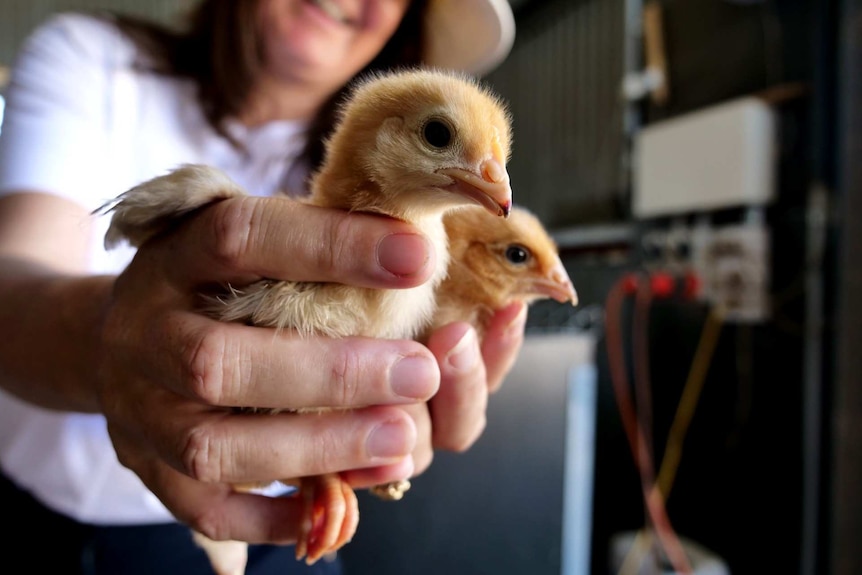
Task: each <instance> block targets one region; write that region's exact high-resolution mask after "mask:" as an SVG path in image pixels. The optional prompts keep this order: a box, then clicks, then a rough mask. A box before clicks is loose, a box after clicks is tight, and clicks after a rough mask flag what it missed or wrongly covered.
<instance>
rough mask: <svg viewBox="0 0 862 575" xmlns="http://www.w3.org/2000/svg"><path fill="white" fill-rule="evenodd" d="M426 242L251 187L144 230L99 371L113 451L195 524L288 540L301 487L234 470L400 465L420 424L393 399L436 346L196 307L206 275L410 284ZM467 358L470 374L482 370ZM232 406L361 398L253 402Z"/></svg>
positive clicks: (430, 385)
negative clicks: (282, 329)
mask: <svg viewBox="0 0 862 575" xmlns="http://www.w3.org/2000/svg"><path fill="white" fill-rule="evenodd" d="M429 245H430V244H429V243H428V242H427V241H426V240H425V239H424V238H422V237H421V236H418V235H415V234H414V233H413V230H412V228H410V227H409V226H408V225H406V224H404V223H401V222H397V221H394V220H389V219H385V218H379V217H375V216H366V215H358V214H353V215H348V214H346V213H344V212H340V211H332V210H323V209H320V208H313V207H310V206H305V205H302V204H300V203H297V202H291V201H285V200H283V199H280V198H269V199H266V198H251V197H245V198H232V199H228V200H224V201H222V202H218V203H216V204H214V205H212V206H210V207H207V208H205V209H203V210H200V212H198V213H196V214H195V215H193V216H192V217H190V218H189V219H188V221H185V222H183V223H182V224H181V225H179V226H177V228H176V229H174V230H172V231H171V232H169V233H167V234H165V235H163V236H159V237H157V238H155V239H153V240H152V241H150V242H148V243H146V244H145V245H143V246H142V247H141V248H140V249H139V250H138V253H137V255H136V257H135V259H134V260H133V261H132V262H131V264H130V265H129V266H128V268H127V269H126V270H125V271H124V272H123V274H121V275H120V276H119V277H118V278H117V280H116V282H115V288H114V294H113V299H112V301H111V302H110V304H109V306H108V309H107V310H106V314H105V321H104V326H103V333H102V342H103V350H102V354H101V356H100V364H99V365H98V370H97V373H98V381H99V385H100V397H101V407H102V411H103V412H104V414H105V417H106V419H107V421H108V429H109V432H110V435H111V438H112V441H113V443H114V447H115V449H116V451H117V455H118V457H119V459H120V461H121V462H122V463H123V464H124V465H125V466H127V467H128V468H130V469H131V470H132V471H134V472H135V473H136V474H137V475H138V476H139V477H140V478H141V479H142V480H143V482H144V483H145V484H146V485H147V486H148V487H149V489H150V490H151V491H152V492H153V493H154V494H155V495H156V496H157V497H158V498H159V499H160V500H161V501H162V502H163V503H164V504H165V505H166V507H167V508H168V509H169V510H170V511H171V512H172V513H173V514H174V515H175V516H176V517H177V518H178V519H179V520H180V521H182V522H184V523H186V524H188V525H189V526H190V527H192V528H193V529H195V530H196V531H199V532H201V533H203V534H204V535H207V536H208V537H210V538H213V539H238V540H245V541H250V542H272V543H281V542H290V541H293V540H294V539H295V538H296V535H297V532H298V528H299V521H300V517H301V513H302V502H301V501H296V500H295V499H294V498H275V499H272V498H267V497H263V496H259V495H254V494H248V493H239V492H235V491H234V490H233V489H232V488H231V487H230V485H231V484H235V483H254V482H260V481H269V480H274V479H279V478H292V477H301V476H307V475H318V474H322V473H329V472H339V471H344V470H355V469H365V470H369V472H370V473H373V474H375V477H376V478H377V481H378V482H388V481H396V480H399V479H403V478H404V477H406V476H409V475H410V474H411V473H412V472H413V471H414V459H413V457H411V453H413V452H414V450H415V449H416V447H417V445H430V443H431V441H430V431H429V429H430V426H429V427H425V426H426V424H427V420H419V424H418V425H417V423H414V420H413V418H411V417H410V415H409V414H408V413H407V411H405V410H404V409H401V408H399V407H396V406H397V405H401V404H409V403H413V404H416V403H419V404H421V405H424V402H425V401H427V400H428V399H430V398H431V397H432V395H433V394H434V393H435V392H436V391H437V389H438V386H439V383H440V368H439V367H438V364H437V358H436V357H435V355H434V354H433V353H432V350H429V349H428V348H426V347H424V346H422V345H420V344H418V343H416V342H411V341H400V340H399V341H393V340H371V339H367V338H345V339H325V338H299V337H295V336H293V335H291V334H290V333H280V334H277V333H276V332H275V331H274V330H273V329H268V328H259V327H250V326H245V325H239V324H235V323H222V322H218V321H215V320H212V319H210V318H208V317H206V316H204V315H202V314H201V313H199V312H198V311H197V307H196V306H197V304H198V296H199V293H200V291H201V290H203V289H206V288H207V287H208V286H212V285H224V284H226V283H230V284H231V285H235V286H241V285H244V284H248V283H251V282H253V281H256V280H259V279H261V278H264V277H275V278H280V279H288V280H302V281H339V282H343V283H352V284H355V285H364V286H373V287H390V288H399V287H400V288H403V287H411V286H415V285H418V284H420V283H422V282H423V281H425V280H426V279H427V278H428V277H429V275H430V272H431V270H432V269H433V264H434V262H433V257H434V254H433V250H432V249H431V248H429ZM432 349H433V347H432ZM404 358H407V359H408V361H402V362H400V363H399V360H402V359H404ZM479 363H481V362H479ZM479 369H481V370H482V371H483V372H484V367H475V368H472V371H471V372H470V373H471V374H472V375H471V376H470V379H471V381H474V382H475V381H479V379H481V380H482V381H484V375H483V376H482V377H481V378H480V377H479V376H478V370H479ZM446 371H448V368H444V372H446ZM461 377H463V376H461V375H456V376H454V377H450V376H447V381H449V380H454V379H458V378H461ZM399 384H403V385H401V386H400V387H399ZM447 385H448V384H447ZM233 406H254V407H260V408H277V409H280V410H289V409H297V408H305V407H335V408H358V409H352V410H349V411H344V410H338V411H330V412H328V413H324V414H289V413H282V414H278V415H270V414H260V415H249V414H239V413H236V412H235V411H234V410H232V409H231V407H233ZM363 406H373V407H367V408H363ZM408 409H410V410H412V409H415V408H408ZM420 436H424V437H423V439H421V440H418V439H417V438H418V437H420ZM426 438H427V439H426ZM420 451H421V453H424V451H425V450H424V449H423V450H420ZM423 457H424V455H423ZM429 461H430V459H429Z"/></svg>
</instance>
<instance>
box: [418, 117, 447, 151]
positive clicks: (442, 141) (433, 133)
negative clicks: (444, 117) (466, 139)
mask: <svg viewBox="0 0 862 575" xmlns="http://www.w3.org/2000/svg"><path fill="white" fill-rule="evenodd" d="M422 135H423V136H424V137H425V141H426V142H428V143H429V144H431V145H432V146H433V147H435V148H445V147H446V146H448V145H449V143H450V142H451V141H452V130H450V129H449V126H447V125H446V124H444V123H443V122H441V121H440V120H431V121H430V122H428V123H427V124H425V128H424V129H423V130H422Z"/></svg>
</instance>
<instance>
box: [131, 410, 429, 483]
mask: <svg viewBox="0 0 862 575" xmlns="http://www.w3.org/2000/svg"><path fill="white" fill-rule="evenodd" d="M161 411H162V413H161V415H158V416H152V420H151V421H145V422H144V423H145V425H144V427H145V428H148V429H151V430H152V429H158V431H155V432H152V433H151V434H150V435H149V436H148V439H150V440H151V441H152V443H153V446H154V449H155V450H156V451H157V452H158V453H159V454H160V455H161V456H162V457H163V458H164V459H165V461H167V462H168V463H170V464H172V465H173V466H174V467H175V468H176V469H178V470H179V471H182V472H183V473H185V474H186V475H188V476H189V477H192V478H193V479H197V480H199V481H204V482H208V483H255V482H271V481H275V480H282V479H291V478H297V477H301V476H306V475H319V474H323V473H337V472H341V471H345V470H348V469H357V468H365V467H375V466H381V465H387V464H392V463H396V462H398V461H399V460H401V459H403V458H404V457H406V456H408V455H410V454H411V453H412V452H413V449H414V447H415V445H416V427H415V424H414V423H413V420H412V419H411V418H410V416H408V415H407V414H406V413H404V411H402V410H400V409H398V408H395V407H371V408H366V409H361V410H350V411H338V412H336V411H329V412H324V413H279V414H271V413H268V412H267V413H261V414H248V413H235V414H226V413H212V412H205V411H201V412H194V411H191V410H189V409H188V408H180V409H179V410H172V409H171V408H169V407H168V408H166V407H163V408H162V410H161ZM181 415H182V417H180V416H181ZM142 417H145V416H142ZM156 419H160V420H159V421H158V422H157V421H155V420H156ZM157 423H161V425H162V427H161V428H158V427H157Z"/></svg>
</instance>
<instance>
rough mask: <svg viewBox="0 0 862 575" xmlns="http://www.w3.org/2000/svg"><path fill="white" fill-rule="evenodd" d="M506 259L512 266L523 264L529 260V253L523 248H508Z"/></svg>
mask: <svg viewBox="0 0 862 575" xmlns="http://www.w3.org/2000/svg"><path fill="white" fill-rule="evenodd" d="M506 259H507V260H509V261H510V262H512V263H513V264H523V263H525V262H526V261H527V260H529V259H530V252H529V251H528V250H527V248H525V247H523V246H509V247H507V248H506Z"/></svg>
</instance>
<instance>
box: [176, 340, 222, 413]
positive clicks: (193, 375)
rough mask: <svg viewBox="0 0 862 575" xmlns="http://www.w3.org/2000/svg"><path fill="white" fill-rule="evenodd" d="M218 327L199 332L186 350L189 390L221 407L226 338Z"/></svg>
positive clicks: (203, 399)
mask: <svg viewBox="0 0 862 575" xmlns="http://www.w3.org/2000/svg"><path fill="white" fill-rule="evenodd" d="M218 327H219V326H213V327H209V328H206V329H203V330H201V331H200V332H199V333H198V334H197V335H196V337H195V338H194V340H193V342H192V343H191V344H190V345H189V347H188V348H187V352H186V353H187V358H186V359H185V361H184V365H186V366H187V367H188V376H187V382H188V391H189V392H190V393H191V394H192V395H193V396H195V397H196V398H198V399H200V400H202V401H205V402H207V403H210V404H214V405H220V404H221V403H222V399H223V397H224V395H225V394H224V391H225V390H224V382H225V379H226V377H225V375H226V374H225V361H224V359H225V347H226V342H225V337H224V333H223V331H222V330H221V329H218Z"/></svg>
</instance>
